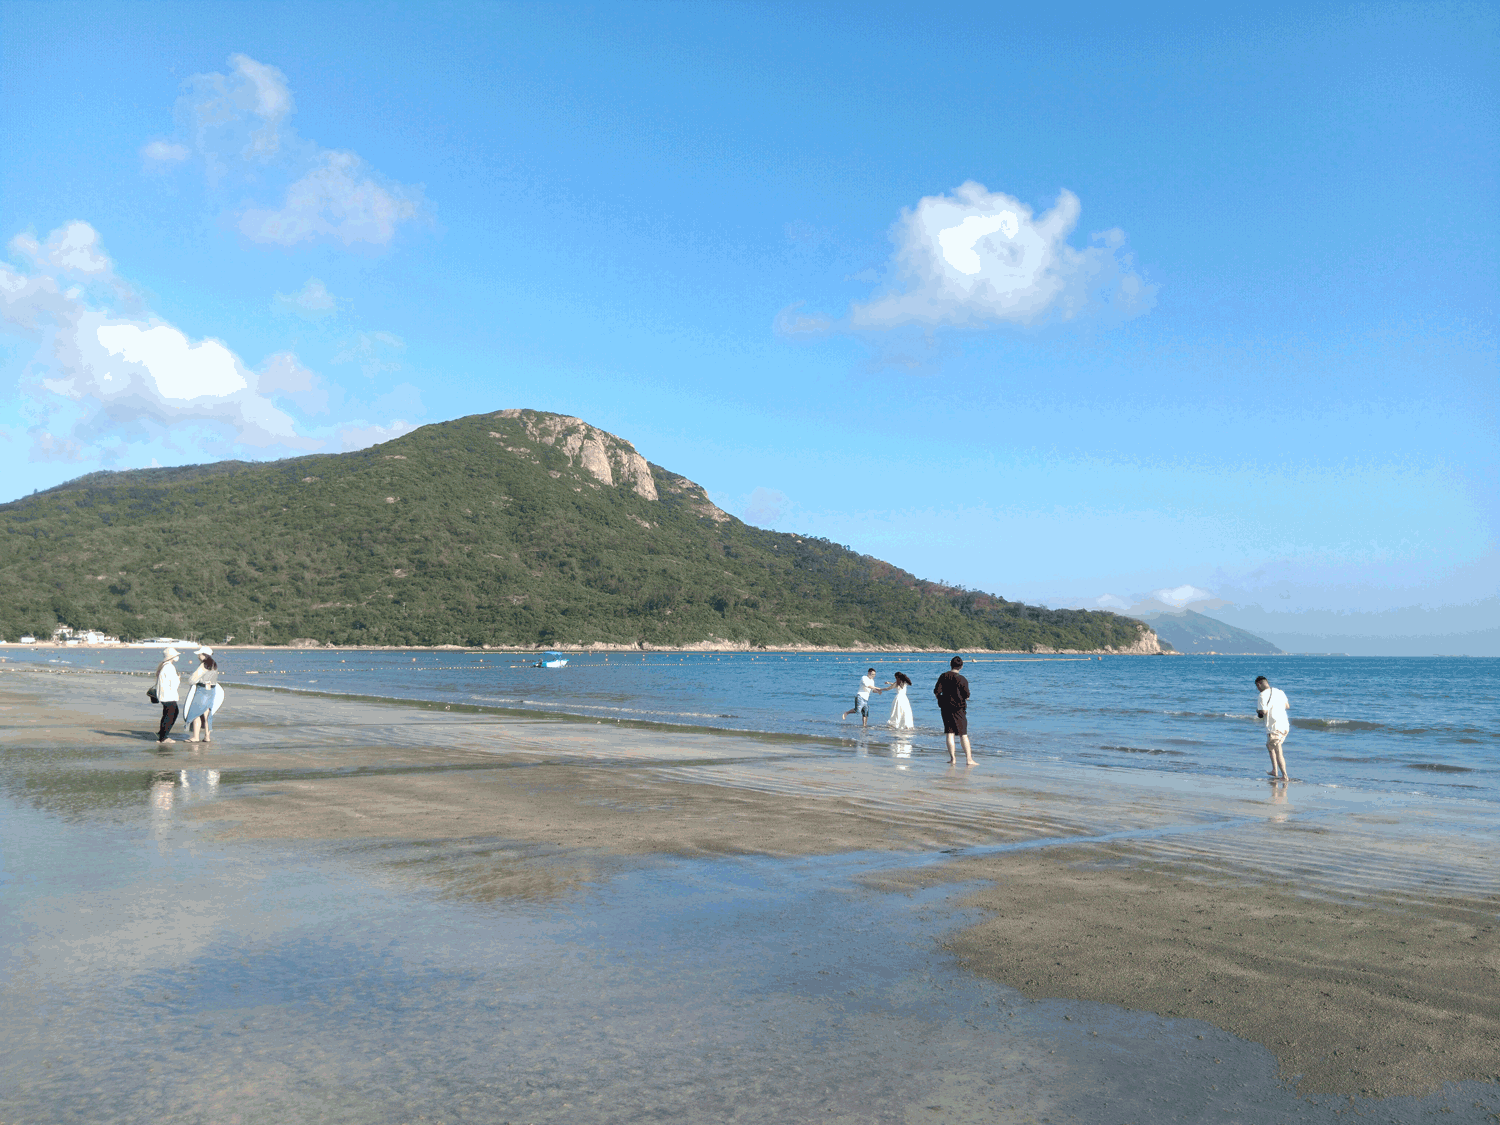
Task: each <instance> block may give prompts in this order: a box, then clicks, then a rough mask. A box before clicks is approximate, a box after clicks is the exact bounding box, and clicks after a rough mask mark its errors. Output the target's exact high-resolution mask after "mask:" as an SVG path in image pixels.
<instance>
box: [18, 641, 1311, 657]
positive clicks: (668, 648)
mask: <svg viewBox="0 0 1500 1125" xmlns="http://www.w3.org/2000/svg"><path fill="white" fill-rule="evenodd" d="M176 643H178V644H186V645H191V646H194V647H196V646H197V645H198V644H201V643H202V642H200V641H178V642H176ZM163 647H165V646H164V645H158V644H142V643H141V642H139V641H130V642H125V641H122V642H120V643H119V644H81V643H80V644H76V645H69V644H61V643H57V642H53V641H37V642H35V643H34V644H28V645H23V644H21V643H19V642H16V641H11V642H5V643H3V644H0V654H3V653H5V652H6V651H8V650H12V649H14V650H17V651H22V652H27V651H39V650H41V649H49V650H50V649H56V650H58V651H63V652H117V651H118V652H132V651H140V652H150V651H152V650H153V649H161V648H163ZM211 647H212V648H213V650H214V651H215V652H221V651H222V652H238V651H245V652H260V651H273V652H484V653H494V654H497V655H503V654H505V653H515V654H516V655H517V656H529V655H534V654H536V653H543V652H559V653H579V654H587V653H592V652H602V653H615V652H624V653H645V652H658V653H694V652H744V653H750V654H752V655H759V654H761V653H765V654H768V655H774V654H776V653H804V652H828V653H837V652H847V653H850V654H851V655H853V654H860V653H923V654H931V655H949V654H953V653H960V652H962V653H970V652H977V653H983V654H985V655H994V656H1194V655H1215V656H1217V655H1221V654H1219V653H1213V654H1209V653H1181V652H1146V651H1138V650H1135V649H1114V648H1089V649H1083V648H1056V649H1054V648H1048V647H1047V646H1045V645H1039V646H1038V647H1036V648H1029V649H1027V648H966V649H951V648H907V647H904V646H901V645H868V646H864V647H858V648H848V647H840V646H826V645H783V646H772V647H760V646H752V645H751V644H750V643H749V642H737V641H723V642H712V641H698V642H694V643H692V644H687V645H650V644H645V643H641V644H634V645H625V644H619V645H616V644H605V643H604V642H595V643H593V644H587V645H531V646H527V645H478V646H473V645H336V644H333V643H332V642H322V641H319V642H314V643H309V644H299V643H297V642H296V641H291V642H288V643H287V644H284V645H262V644H255V645H238V644H215V645H212V646H211ZM181 651H183V652H188V651H190V649H182V650H181ZM1283 655H1287V654H1283Z"/></svg>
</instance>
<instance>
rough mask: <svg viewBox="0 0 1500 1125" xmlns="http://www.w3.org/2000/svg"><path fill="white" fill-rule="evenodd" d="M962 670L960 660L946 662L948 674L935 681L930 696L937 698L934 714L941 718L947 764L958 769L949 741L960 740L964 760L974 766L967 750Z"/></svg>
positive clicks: (966, 699) (966, 688)
mask: <svg viewBox="0 0 1500 1125" xmlns="http://www.w3.org/2000/svg"><path fill="white" fill-rule="evenodd" d="M963 666H964V658H963V657H962V656H955V657H954V658H953V659H952V660H950V661H949V662H948V669H949V670H948V671H946V672H944V673H943V674H942V675H941V676H939V677H938V680H937V683H936V684H934V685H933V688H932V694H933V695H935V696H937V705H938V711H939V712H940V713H941V714H942V716H943V734H944V735H945V736H946V738H947V740H948V764H949V765H950V766H956V765H958V755H957V754H956V753H955V749H956V748H955V747H954V745H953V739H954V738H955V737H958V738H961V739H962V740H963V744H964V757H965V758H967V759H968V764H969V765H971V766H972V765H973V764H974V751H973V750H972V749H971V748H970V746H969V681H968V680H967V679H966V678H965V677H963V676H960V675H959V674H958V670H959V669H960V668H962V667H963Z"/></svg>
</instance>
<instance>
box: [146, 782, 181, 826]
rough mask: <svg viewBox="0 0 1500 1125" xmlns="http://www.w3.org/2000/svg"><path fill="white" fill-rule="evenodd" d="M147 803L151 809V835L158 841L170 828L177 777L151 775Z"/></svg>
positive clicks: (175, 796)
mask: <svg viewBox="0 0 1500 1125" xmlns="http://www.w3.org/2000/svg"><path fill="white" fill-rule="evenodd" d="M147 801H148V803H149V804H150V807H151V834H152V835H153V836H155V837H157V839H160V838H161V837H163V836H165V835H166V834H167V832H168V830H170V829H171V827H172V806H173V805H174V804H176V803H177V775H176V774H175V773H154V774H152V775H151V783H150V791H149V795H148V797H147Z"/></svg>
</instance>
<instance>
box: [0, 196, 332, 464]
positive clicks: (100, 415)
mask: <svg viewBox="0 0 1500 1125" xmlns="http://www.w3.org/2000/svg"><path fill="white" fill-rule="evenodd" d="M11 245H12V247H13V248H17V249H18V250H19V252H21V253H24V254H25V255H26V256H27V257H29V258H31V259H32V261H33V262H34V263H35V264H36V269H35V270H34V271H32V272H29V273H24V272H22V271H20V270H17V269H15V268H14V267H12V266H10V265H8V264H6V263H0V325H3V326H4V327H6V328H8V329H9V330H11V331H12V332H17V333H20V334H22V335H26V336H30V337H32V338H33V339H35V340H36V341H37V345H38V347H37V352H36V354H35V356H34V357H33V359H32V361H31V364H30V367H29V373H30V377H31V378H30V388H31V396H32V402H31V404H30V405H31V408H32V411H33V413H34V414H36V415H38V416H39V418H40V420H39V422H38V424H37V425H36V426H34V427H33V430H32V435H33V448H32V456H33V457H34V458H43V459H52V458H62V459H69V460H78V459H89V458H94V457H101V456H107V455H108V451H109V450H110V449H111V448H116V449H117V448H118V447H119V446H120V445H121V444H122V443H124V442H127V441H130V440H135V439H137V438H141V437H151V436H156V437H165V436H170V435H172V434H174V433H177V432H178V431H180V430H181V428H182V427H185V426H188V427H191V426H199V427H207V428H208V430H209V431H212V432H214V433H216V434H218V435H219V437H220V439H221V440H223V441H227V442H228V443H230V444H238V445H247V446H252V447H256V448H261V449H267V448H272V447H276V446H280V447H283V448H285V449H288V450H294V449H308V448H316V447H317V446H318V445H319V444H321V443H320V442H318V441H316V440H313V439H310V438H306V437H303V436H301V435H299V434H298V432H297V429H296V426H295V424H294V423H293V422H292V419H291V418H290V417H288V416H287V415H286V414H284V413H282V412H281V411H280V410H278V409H277V408H276V407H275V406H274V405H273V404H272V403H271V402H270V400H269V399H267V398H265V397H263V396H262V395H261V394H260V393H258V392H257V391H256V390H255V387H254V383H255V379H254V376H253V375H251V374H250V372H249V371H248V370H247V369H246V367H245V365H244V364H243V363H242V362H241V361H240V359H239V357H238V356H236V355H235V354H234V353H233V352H232V351H231V350H230V349H229V348H228V347H227V346H226V345H225V344H224V343H222V342H221V341H218V340H214V339H202V340H197V341H194V340H191V339H189V338H188V336H187V335H186V334H185V333H184V332H182V331H181V330H180V329H178V328H176V327H175V326H173V325H171V324H168V323H166V322H164V321H162V320H161V319H160V318H158V317H154V316H151V315H150V314H149V313H143V314H140V315H137V314H136V313H135V312H133V311H132V312H130V313H122V312H121V311H119V310H118V309H116V308H113V307H111V304H110V301H109V294H111V293H113V292H115V290H113V289H110V288H109V287H98V286H95V287H93V289H92V290H90V289H88V288H86V287H83V286H77V285H73V284H71V282H69V283H67V284H66V287H65V285H64V283H63V282H61V281H60V280H59V275H66V274H68V273H70V272H71V273H82V274H85V275H88V274H93V275H101V274H105V275H107V274H111V273H112V270H113V266H112V264H111V263H110V261H109V258H108V256H107V255H105V253H104V251H103V249H102V246H101V243H100V239H99V236H98V234H97V232H95V231H94V229H93V227H91V226H89V225H88V224H87V223H83V222H73V223H69V224H67V225H66V226H64V227H60V228H59V229H58V230H56V231H53V232H52V234H51V235H50V236H49V237H48V238H47V240H46V241H45V242H42V243H38V242H37V241H36V240H35V239H28V238H24V237H23V238H18V239H16V240H13V241H12V243H11ZM101 294H102V295H101Z"/></svg>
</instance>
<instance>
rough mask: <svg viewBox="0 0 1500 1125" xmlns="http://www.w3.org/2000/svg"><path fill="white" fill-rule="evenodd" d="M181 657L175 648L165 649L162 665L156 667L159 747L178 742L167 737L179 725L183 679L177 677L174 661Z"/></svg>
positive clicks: (162, 652) (154, 688) (162, 653)
mask: <svg viewBox="0 0 1500 1125" xmlns="http://www.w3.org/2000/svg"><path fill="white" fill-rule="evenodd" d="M181 655H182V653H180V652H178V651H177V650H176V649H175V648H172V647H170V646H169V647H167V648H164V649H162V650H161V663H160V664H158V665H157V666H156V684H155V686H154V687H153V688H152V689H151V690H152V691H154V692H155V693H156V702H158V703H160V704H161V726H160V727H158V728H157V730H156V744H157V745H158V746H169V745H171V744H172V743H173V742H174V741H176V740H175V739H172V738H168V737H167V736H168V735H169V734H171V733H172V727H173V726H175V725H176V723H177V713H178V707H177V688H178V686H179V685H180V684H181V683H182V679H181V677H179V676H178V675H177V665H176V664H175V663H173V661H175V660H176V659H177V658H178V657H179V656H181Z"/></svg>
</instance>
